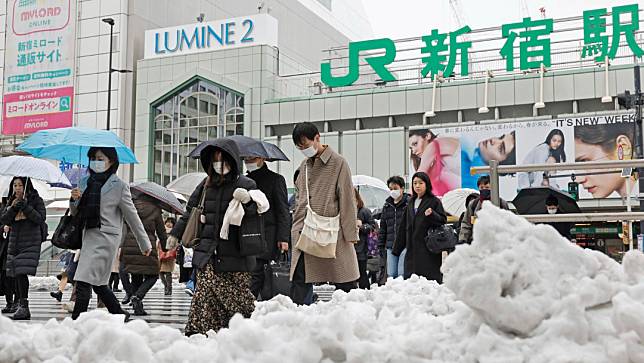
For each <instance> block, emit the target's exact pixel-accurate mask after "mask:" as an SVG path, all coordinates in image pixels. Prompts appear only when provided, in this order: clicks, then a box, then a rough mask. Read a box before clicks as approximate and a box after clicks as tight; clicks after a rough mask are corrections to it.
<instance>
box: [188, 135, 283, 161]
mask: <svg viewBox="0 0 644 363" xmlns="http://www.w3.org/2000/svg"><path fill="white" fill-rule="evenodd" d="M226 138H227V139H230V140H233V141H234V142H235V143H236V144H237V147H238V148H239V156H241V157H242V158H247V157H251V158H252V157H258V158H263V159H266V161H289V159H288V158H287V157H286V155H285V154H284V153H283V152H282V150H280V148H279V147H277V146H276V145H274V144H271V143H269V142H266V141H260V140H256V139H253V138H252V137H248V136H242V135H233V136H228V137H226ZM208 146H210V143H209V142H208V141H206V142H202V143H201V144H200V145H199V146H197V147H196V148H195V149H194V150H192V152H190V154H189V155H188V156H189V157H191V158H194V159H198V158H199V155H200V154H201V151H202V150H203V149H205V148H206V147H208Z"/></svg>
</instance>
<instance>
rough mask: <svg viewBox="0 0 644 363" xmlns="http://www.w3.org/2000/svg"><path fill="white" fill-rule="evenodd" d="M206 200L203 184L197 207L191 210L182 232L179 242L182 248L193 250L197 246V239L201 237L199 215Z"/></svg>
mask: <svg viewBox="0 0 644 363" xmlns="http://www.w3.org/2000/svg"><path fill="white" fill-rule="evenodd" d="M205 199H206V185H205V184H204V186H203V190H202V191H201V198H200V201H199V205H197V206H196V207H194V208H192V210H191V211H190V217H189V218H188V222H187V223H186V228H185V229H184V230H183V236H182V237H181V241H182V244H183V246H184V247H187V248H195V247H196V246H197V245H198V244H199V237H200V236H201V214H202V213H203V204H204V200H205Z"/></svg>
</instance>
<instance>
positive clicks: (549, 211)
mask: <svg viewBox="0 0 644 363" xmlns="http://www.w3.org/2000/svg"><path fill="white" fill-rule="evenodd" d="M548 214H557V208H548Z"/></svg>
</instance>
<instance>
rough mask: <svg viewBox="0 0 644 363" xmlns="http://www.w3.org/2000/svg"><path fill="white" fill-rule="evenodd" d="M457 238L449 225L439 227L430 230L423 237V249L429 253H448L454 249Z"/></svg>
mask: <svg viewBox="0 0 644 363" xmlns="http://www.w3.org/2000/svg"><path fill="white" fill-rule="evenodd" d="M457 242H458V237H457V236H456V232H455V231H454V228H452V226H451V225H449V224H444V225H442V226H440V227H436V228H430V229H429V230H428V231H427V235H426V236H425V247H427V249H428V250H429V252H431V253H441V252H443V251H449V250H452V249H454V247H456V243H457Z"/></svg>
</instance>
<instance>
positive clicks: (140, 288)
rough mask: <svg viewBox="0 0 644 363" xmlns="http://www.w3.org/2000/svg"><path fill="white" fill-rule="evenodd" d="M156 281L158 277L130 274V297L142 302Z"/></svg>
mask: <svg viewBox="0 0 644 363" xmlns="http://www.w3.org/2000/svg"><path fill="white" fill-rule="evenodd" d="M158 279H159V275H142V274H132V296H136V297H138V298H139V299H140V300H143V298H144V297H145V294H147V293H148V291H150V289H151V288H152V286H154V284H155V283H156V282H157V280H158Z"/></svg>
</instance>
